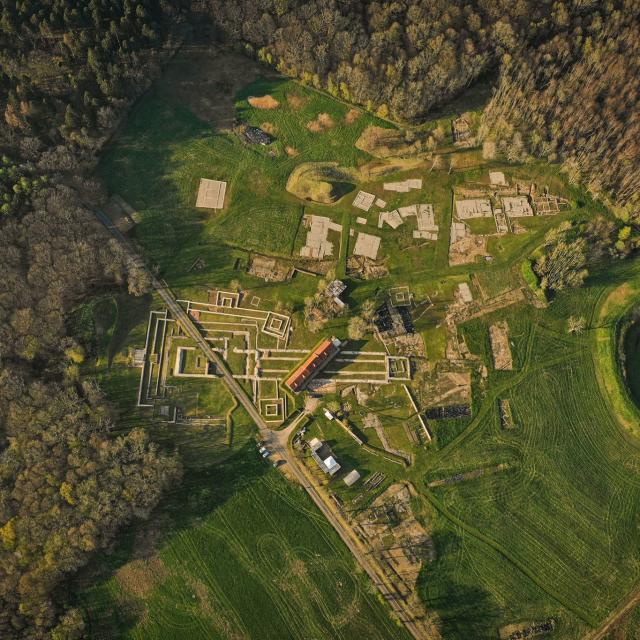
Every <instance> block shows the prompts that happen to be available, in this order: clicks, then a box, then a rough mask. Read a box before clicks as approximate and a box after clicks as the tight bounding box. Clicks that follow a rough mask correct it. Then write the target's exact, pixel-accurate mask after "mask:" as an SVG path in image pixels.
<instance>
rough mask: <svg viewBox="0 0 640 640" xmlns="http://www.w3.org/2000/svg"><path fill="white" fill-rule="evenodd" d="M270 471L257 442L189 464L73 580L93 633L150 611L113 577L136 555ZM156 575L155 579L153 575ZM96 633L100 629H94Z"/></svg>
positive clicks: (123, 627)
mask: <svg viewBox="0 0 640 640" xmlns="http://www.w3.org/2000/svg"><path fill="white" fill-rule="evenodd" d="M268 471H269V465H268V464H266V463H265V462H264V460H262V459H261V458H260V457H259V456H258V454H257V452H256V450H255V446H254V444H253V441H249V442H247V444H246V445H245V446H244V447H243V448H242V449H241V450H240V451H239V452H238V453H237V454H235V455H234V456H232V457H230V458H229V459H227V460H226V461H224V462H222V463H218V464H212V465H211V466H210V467H208V468H204V469H201V470H193V469H189V470H188V472H187V473H186V474H185V477H184V478H183V481H182V482H181V483H180V484H179V485H177V486H176V487H175V488H174V489H173V490H170V491H169V492H168V493H167V494H166V495H165V497H164V499H163V501H162V503H161V505H160V506H159V507H158V508H157V509H156V510H155V511H154V512H153V513H152V514H151V517H150V518H149V520H147V521H142V522H136V523H133V524H132V525H131V526H130V527H129V528H127V529H126V530H124V531H123V532H122V533H121V534H120V535H119V536H118V538H117V539H116V542H115V543H114V544H113V545H112V547H111V548H110V549H108V550H107V551H105V552H101V553H99V554H97V556H96V557H95V559H94V561H93V562H92V564H91V565H90V567H89V568H87V569H86V570H85V571H83V572H81V573H80V574H79V575H78V576H77V578H76V579H75V580H74V581H73V583H72V584H71V586H70V593H69V594H68V596H69V597H70V599H71V600H75V601H76V602H75V604H76V606H80V607H81V609H82V610H83V611H84V613H85V617H86V618H87V620H88V622H89V625H88V628H89V631H90V633H91V634H96V636H95V637H97V635H100V634H101V633H102V634H106V635H104V637H116V636H119V635H121V634H123V633H125V632H126V631H127V630H128V629H132V628H133V627H134V626H135V625H136V624H138V622H139V621H140V619H141V616H142V615H143V614H144V611H145V605H144V600H141V599H139V598H137V597H135V596H134V595H132V594H129V593H126V594H123V593H122V592H121V591H120V590H119V589H114V588H113V586H111V585H110V584H109V583H110V581H111V580H112V578H114V576H115V575H116V574H117V572H118V571H119V570H120V569H121V568H122V567H123V566H124V565H126V564H127V563H129V562H131V560H133V559H136V558H141V557H142V558H150V557H152V556H154V555H155V554H156V553H157V552H158V551H160V550H161V549H162V548H163V547H165V546H166V545H170V544H171V539H172V538H174V537H176V536H178V535H179V534H180V533H181V532H183V531H187V530H189V529H191V528H193V527H195V526H197V525H198V524H199V523H201V522H202V521H203V520H204V519H205V518H206V517H207V516H209V515H211V514H212V513H214V512H215V511H216V510H217V509H219V508H221V507H222V506H223V505H224V504H225V503H226V502H227V500H229V499H230V498H231V497H232V496H233V495H235V494H236V493H237V492H239V491H242V490H243V489H244V488H246V487H249V486H251V485H252V484H255V483H256V482H257V481H258V480H260V478H262V477H263V476H264V475H265V474H266V473H267V472H268ZM151 578H152V576H150V578H149V579H151ZM92 637H94V635H92Z"/></svg>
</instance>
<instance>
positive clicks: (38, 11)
mask: <svg viewBox="0 0 640 640" xmlns="http://www.w3.org/2000/svg"><path fill="white" fill-rule="evenodd" d="M178 7H179V4H178V3H166V4H163V3H161V2H156V1H154V0H143V1H141V2H129V1H125V2H104V1H102V0H86V1H85V0H78V1H74V2H68V1H67V0H52V1H50V2H35V1H31V0H24V1H20V2H15V1H11V0H2V1H1V2H0V111H1V112H2V113H1V117H0V120H1V122H0V238H1V242H0V265H1V268H2V274H3V277H2V279H1V280H0V355H1V359H0V637H2V638H44V637H53V638H60V639H62V638H65V639H71V638H76V637H81V636H82V635H83V626H84V623H83V620H82V616H81V615H80V614H79V612H78V611H77V610H74V609H69V608H67V607H65V606H64V602H63V597H62V593H63V590H61V587H62V586H64V581H65V578H66V576H68V575H70V574H71V573H73V572H74V571H76V570H77V569H78V568H80V567H82V566H83V565H84V564H86V562H87V561H88V559H89V558H90V556H91V554H92V553H93V552H94V551H95V550H97V549H100V548H104V547H106V546H108V545H109V544H110V543H111V542H112V540H113V538H114V535H115V533H116V532H117V531H118V529H119V528H120V527H121V526H122V525H123V524H125V523H127V522H129V521H130V520H131V519H132V518H134V517H144V516H145V515H147V514H148V513H149V511H150V510H151V509H152V508H153V507H154V506H155V505H156V504H157V502H158V500H159V498H160V496H161V494H162V492H163V490H164V489H165V488H166V487H167V486H168V485H169V484H170V483H172V482H174V481H175V480H176V479H177V478H178V477H179V474H180V465H179V462H178V460H177V459H176V458H175V457H174V456H168V455H167V454H164V453H161V452H159V451H158V450H157V448H156V447H155V445H153V444H152V443H150V442H149V441H148V439H147V436H146V435H145V434H144V433H143V432H142V431H140V430H133V431H131V432H129V433H128V434H127V435H125V436H119V437H114V436H113V435H112V434H111V433H110V432H111V431H112V430H113V422H112V416H111V415H110V410H109V407H108V404H107V402H106V400H105V398H104V397H103V395H102V393H101V392H100V390H99V389H97V388H96V387H95V386H94V385H91V384H89V383H87V382H83V381H81V380H79V379H78V375H77V371H78V364H79V363H80V362H81V361H82V358H83V349H82V347H81V345H79V344H77V342H76V341H75V340H74V338H73V336H72V335H69V330H68V327H67V324H68V315H69V312H70V310H71V309H72V308H73V306H74V305H76V304H77V303H78V302H79V301H81V300H82V299H83V298H84V297H86V296H87V295H90V294H91V293H93V292H95V291H98V290H101V289H103V288H104V287H113V286H126V285H127V282H129V284H130V285H131V286H130V288H133V289H136V290H137V289H138V284H139V283H138V282H137V274H136V273H130V266H129V265H128V264H127V261H126V260H125V259H124V257H123V256H122V254H121V252H119V251H118V248H117V247H116V246H115V245H114V244H112V243H110V242H109V241H108V240H107V238H106V236H105V234H104V231H103V230H102V229H101V227H100V225H99V224H98V223H97V222H96V221H95V220H94V219H93V218H92V217H91V216H90V215H89V214H88V212H87V209H86V207H85V205H84V203H85V202H87V201H89V202H92V203H96V202H98V203H99V202H100V201H101V199H102V198H103V197H104V194H103V192H102V189H101V187H100V185H97V184H95V183H93V182H92V181H91V180H88V179H87V178H86V177H85V175H84V174H85V172H86V169H85V167H88V166H90V163H91V161H92V159H93V156H94V152H95V150H97V149H98V148H99V145H100V144H101V142H102V140H103V138H104V136H105V135H106V134H108V132H109V130H110V129H111V128H112V127H113V126H114V125H115V124H116V123H117V121H118V118H119V116H120V115H121V114H122V113H123V110H124V108H125V107H126V106H127V105H128V104H129V103H130V102H131V101H132V100H133V99H135V98H136V97H137V96H138V95H140V94H141V93H142V92H143V91H144V89H145V88H146V87H147V86H148V83H149V80H150V79H151V78H153V77H154V75H155V74H156V73H157V72H158V68H159V52H160V50H161V47H163V46H167V47H169V48H171V47H172V46H173V40H172V37H175V36H172V34H171V33H170V30H169V25H171V24H175V23H176V21H175V16H176V11H177V9H178Z"/></svg>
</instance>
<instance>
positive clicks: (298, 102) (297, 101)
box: [287, 93, 309, 111]
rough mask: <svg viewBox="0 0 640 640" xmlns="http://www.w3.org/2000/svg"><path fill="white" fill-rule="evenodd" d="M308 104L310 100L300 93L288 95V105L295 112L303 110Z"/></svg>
mask: <svg viewBox="0 0 640 640" xmlns="http://www.w3.org/2000/svg"><path fill="white" fill-rule="evenodd" d="M307 102H309V100H308V99H307V98H305V97H303V96H301V95H300V94H298V93H287V103H288V105H289V106H290V107H291V108H292V109H294V110H295V111H298V110H299V109H302V108H303V107H304V106H305V105H306V104H307Z"/></svg>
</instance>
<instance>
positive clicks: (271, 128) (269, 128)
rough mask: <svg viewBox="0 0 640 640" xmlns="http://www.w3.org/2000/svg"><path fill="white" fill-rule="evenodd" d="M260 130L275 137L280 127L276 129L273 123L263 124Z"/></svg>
mask: <svg viewBox="0 0 640 640" xmlns="http://www.w3.org/2000/svg"><path fill="white" fill-rule="evenodd" d="M260 128H261V129H262V130H263V131H264V132H266V133H268V134H269V135H270V136H275V135H276V133H277V131H278V127H276V125H275V124H273V122H263V123H262V124H261V125H260Z"/></svg>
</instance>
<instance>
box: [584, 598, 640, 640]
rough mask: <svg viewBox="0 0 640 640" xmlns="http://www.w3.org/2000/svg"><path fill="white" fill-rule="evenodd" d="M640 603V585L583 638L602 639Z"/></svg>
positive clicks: (590, 639)
mask: <svg viewBox="0 0 640 640" xmlns="http://www.w3.org/2000/svg"><path fill="white" fill-rule="evenodd" d="M638 604H640V587H636V588H635V589H634V590H633V591H632V592H631V593H630V594H629V595H628V596H627V597H626V598H625V599H624V600H623V601H622V602H621V603H620V604H619V605H618V606H617V607H616V608H615V609H614V610H613V611H612V612H611V613H610V614H609V615H608V616H607V617H606V618H605V620H604V622H603V623H602V624H601V625H600V626H599V627H598V628H597V629H594V630H593V631H589V633H587V634H586V635H585V636H584V637H583V638H582V640H602V639H603V638H604V637H605V636H606V635H607V634H608V633H609V632H610V631H613V630H614V629H615V627H616V625H617V624H618V623H619V622H621V621H622V619H623V618H624V617H625V616H626V615H627V614H628V613H631V611H632V610H633V608H634V607H635V606H636V605H638Z"/></svg>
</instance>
